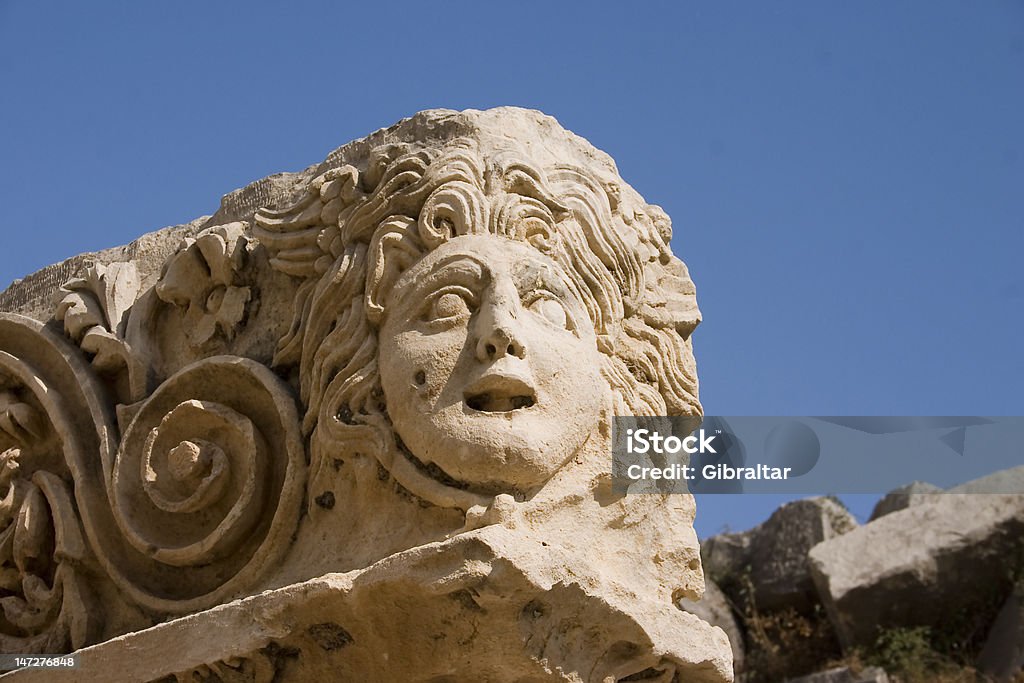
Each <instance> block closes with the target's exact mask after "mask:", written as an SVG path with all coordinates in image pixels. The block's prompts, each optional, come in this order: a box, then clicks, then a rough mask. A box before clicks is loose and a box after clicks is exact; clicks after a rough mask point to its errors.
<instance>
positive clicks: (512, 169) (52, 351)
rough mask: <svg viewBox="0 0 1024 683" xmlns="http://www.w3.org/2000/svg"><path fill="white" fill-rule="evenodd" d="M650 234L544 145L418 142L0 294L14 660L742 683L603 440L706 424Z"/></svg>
mask: <svg viewBox="0 0 1024 683" xmlns="http://www.w3.org/2000/svg"><path fill="white" fill-rule="evenodd" d="M670 237H671V226H670V223H669V220H668V217H667V216H666V215H665V214H664V213H663V212H662V211H661V210H660V209H659V208H658V207H656V206H653V205H649V204H647V203H646V202H645V201H644V200H643V199H642V198H641V197H640V196H639V195H638V194H637V193H636V192H635V191H634V190H633V189H632V188H630V187H629V186H628V185H627V184H626V183H625V182H623V181H622V179H621V178H620V177H619V176H618V172H617V170H616V169H615V166H614V164H613V162H612V161H611V159H610V158H608V157H607V156H606V155H604V154H603V153H601V152H599V151H598V150H596V149H594V148H593V147H592V146H590V145H589V143H587V142H586V141H584V140H582V139H581V138H579V137H577V136H575V135H573V134H572V133H569V132H567V131H565V130H564V129H562V128H561V127H560V126H559V125H558V124H557V122H555V121H554V120H553V119H551V118H549V117H545V116H543V115H541V114H539V113H537V112H530V111H526V110H519V109H497V110H490V111H486V112H478V111H467V112H461V113H460V112H452V111H431V112H423V113H421V114H417V115H416V116H414V117H412V118H411V119H407V120H405V121H402V122H400V123H399V124H396V125H395V126H393V127H391V128H388V129H385V130H381V131H378V132H376V133H374V134H373V135H371V136H369V137H367V138H365V139H363V140H358V141H355V142H353V143H351V144H349V145H346V146H344V147H342V148H340V149H338V150H336V151H335V152H333V153H331V154H330V155H329V156H328V158H327V159H326V160H325V161H324V162H323V163H322V164H319V165H317V166H314V167H310V168H309V169H306V170H305V171H302V172H300V173H296V174H282V175H279V176H273V177H271V178H267V179H264V180H262V181H259V182H257V183H254V184H253V185H250V186H249V187H247V188H243V189H242V190H239V191H238V192H235V193H232V194H230V195H228V196H227V197H225V198H224V201H223V202H222V206H221V208H220V210H219V211H217V212H216V214H214V215H213V216H212V217H210V218H208V219H199V220H197V221H196V222H194V223H192V224H190V225H188V226H181V227H179V228H176V229H174V230H172V231H171V232H168V233H163V234H160V233H158V234H157V235H156V236H152V237H150V238H147V239H148V241H147V244H150V245H152V248H151V249H149V250H148V251H147V248H146V247H145V245H144V246H143V247H139V248H137V249H135V250H134V251H133V249H131V248H128V249H126V250H122V251H116V250H115V251H112V252H105V253H104V254H101V255H95V256H94V257H91V258H89V259H85V260H78V261H73V262H68V263H67V264H65V266H62V267H61V268H58V269H56V270H54V271H53V273H51V274H49V275H46V276H45V277H42V276H38V277H29V278H26V279H25V281H24V282H23V283H21V284H19V285H15V286H14V287H12V288H10V289H8V290H7V291H6V292H4V294H3V295H0V301H2V302H4V305H5V306H6V307H7V309H8V310H9V311H18V312H20V313H28V314H29V317H24V316H22V315H18V314H16V313H4V314H0V454H2V456H0V458H2V461H0V486H2V487H3V491H0V495H3V496H4V498H3V500H2V502H0V515H2V519H0V526H2V537H0V540H2V541H3V542H2V543H0V553H2V555H0V561H2V574H0V577H2V578H3V583H2V585H0V589H2V590H3V595H2V596H0V608H2V612H3V618H2V619H0V644H2V646H3V649H4V651H6V652H18V653H30V652H46V653H53V652H68V651H71V650H78V651H79V652H80V658H81V668H80V669H77V670H75V671H68V672H65V675H66V676H68V678H67V680H82V681H86V680H95V681H112V680H161V679H167V677H168V676H171V677H174V678H175V679H176V680H194V679H195V678H196V677H197V676H198V678H199V679H202V680H205V679H210V680H218V679H223V680H236V679H239V680H271V679H273V680H330V679H332V678H335V679H336V678H339V677H340V678H341V679H343V680H368V681H372V680H380V681H385V680H410V681H413V680H432V681H442V680H453V681H454V680H492V681H504V680H508V681H512V680H519V681H524V680H538V681H539V680H568V681H591V680H600V681H615V680H627V679H628V680H638V679H640V678H643V679H644V680H647V679H651V680H665V681H669V680H685V681H709V682H711V681H727V680H731V677H732V672H731V669H732V667H731V658H730V649H729V644H728V641H727V639H726V637H725V636H724V634H723V633H722V631H721V630H719V629H717V628H714V627H712V626H710V625H708V624H707V623H705V622H703V621H701V620H700V619H699V618H697V617H695V616H693V615H692V614H689V613H687V612H684V611H683V610H680V609H678V608H677V606H676V603H677V602H678V601H679V600H680V599H684V598H686V599H697V598H699V597H700V595H701V594H702V593H703V591H704V580H703V573H702V568H701V562H700V556H699V549H698V545H697V541H696V537H695V535H694V532H693V528H692V522H693V516H694V503H693V499H692V497H690V496H689V495H673V496H667V495H654V494H652V495H643V496H623V495H620V494H617V493H615V492H613V491H612V489H611V483H610V473H609V470H610V464H611V463H610V447H609V443H610V437H611V434H610V425H611V417H612V416H613V415H631V414H632V415H659V414H668V415H685V416H698V415H700V413H701V407H700V403H699V401H698V398H697V378H696V369H695V363H694V359H693V353H692V347H691V340H690V335H691V333H692V332H693V330H694V328H695V327H696V325H697V324H698V322H699V320H700V313H699V311H698V309H697V306H696V300H695V292H694V286H693V283H692V282H691V280H690V278H689V275H688V273H687V269H686V266H685V265H684V264H683V263H682V261H680V260H679V259H678V258H676V257H675V256H674V255H673V254H672V252H671V250H670V248H669V240H670ZM107 256H109V257H110V258H109V260H108V259H107V258H106V257H107ZM136 257H138V258H136ZM54 273H58V274H59V273H66V274H67V275H68V276H69V277H68V278H67V281H62V282H60V283H59V284H61V285H62V288H60V289H58V288H57V287H56V286H55V285H54V277H55V276H54ZM47 290H48V291H47ZM51 295H52V296H53V297H54V298H55V306H54V307H53V308H52V309H50V310H49V311H46V312H45V313H44V311H43V309H42V308H41V304H40V302H41V301H42V300H44V299H45V298H47V296H51ZM32 316H34V318H33V317H32ZM44 323H45V324H44ZM83 648H85V649H83ZM40 675H42V674H41V673H39V672H31V671H21V672H18V673H16V674H13V676H12V678H13V680H15V681H17V680H19V679H31V678H33V677H36V678H38V676H40ZM47 675H52V673H51V672H47ZM119 677H120V678H119ZM49 680H57V679H56V678H50V679H49Z"/></svg>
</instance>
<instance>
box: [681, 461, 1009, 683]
mask: <svg viewBox="0 0 1024 683" xmlns="http://www.w3.org/2000/svg"><path fill="white" fill-rule="evenodd" d="M1022 474H1024V467H1021V468H1015V469H1012V470H1007V471H1004V472H1000V473H996V474H994V475H991V476H990V477H986V478H983V479H981V480H977V481H974V482H969V483H968V484H964V485H962V486H958V487H956V488H953V489H949V490H948V491H942V490H941V489H938V488H937V487H934V486H932V485H930V484H922V483H920V482H915V483H914V484H911V485H909V486H906V487H902V488H900V489H897V490H896V491H893V492H891V493H889V494H888V495H887V496H885V497H884V498H883V499H882V500H881V501H879V503H878V505H877V506H876V508H875V510H874V512H873V514H872V515H871V518H870V520H869V522H868V523H867V524H865V525H863V526H860V525H858V524H857V522H856V520H854V518H853V517H852V516H851V515H850V514H849V512H847V511H846V509H845V508H844V507H843V506H842V505H841V504H840V503H839V502H837V501H836V500H834V499H832V498H810V499H806V500H799V501H795V502H791V503H787V504H786V505H783V506H782V507H780V508H779V509H778V510H776V512H775V513H774V514H773V515H772V516H771V517H770V518H769V519H768V520H767V521H766V522H764V523H763V524H761V525H760V526H758V527H755V528H753V529H750V530H748V531H744V532H740V533H724V534H719V535H717V536H713V537H711V538H707V539H705V540H703V541H702V543H701V553H702V557H703V561H704V569H705V572H706V575H707V585H708V592H707V596H708V597H707V598H706V600H709V601H711V602H710V603H709V604H707V605H701V604H700V603H698V604H697V605H692V604H690V603H684V604H681V607H682V608H683V609H686V610H688V611H693V612H694V613H696V614H698V615H700V616H701V617H702V618H703V619H705V620H707V621H709V622H711V623H714V624H716V625H718V626H720V627H721V628H722V629H723V630H725V632H726V633H727V634H729V635H730V639H731V640H732V642H733V649H734V660H735V662H736V664H737V665H736V671H737V681H743V680H768V678H765V677H764V673H763V672H760V674H759V672H758V671H756V667H757V664H756V661H755V660H756V658H755V657H752V654H753V653H752V642H753V641H754V640H756V636H757V634H755V633H751V630H752V627H751V623H749V622H750V619H751V615H754V616H755V618H763V617H764V616H765V615H771V614H780V613H783V611H786V610H789V611H790V612H789V613H795V614H800V615H815V614H817V615H821V617H820V618H821V620H822V622H825V623H826V625H827V628H828V629H829V630H830V631H831V632H832V633H833V634H834V637H835V641H836V643H837V650H838V651H839V652H841V654H842V655H843V656H844V657H845V656H850V655H853V654H855V653H863V652H866V651H870V650H871V648H872V647H874V646H875V645H876V643H877V642H878V638H879V637H880V635H883V634H885V633H893V632H899V631H901V630H902V631H904V632H908V631H911V630H913V629H915V628H920V627H927V628H928V629H929V632H931V633H939V634H941V633H943V632H944V629H945V630H946V631H950V632H952V631H955V630H956V629H960V630H961V631H962V630H964V629H970V628H973V629H976V630H978V629H983V630H978V633H979V634H980V637H981V642H984V647H983V648H982V650H981V654H980V655H979V656H978V657H977V660H976V661H975V662H974V664H973V665H974V667H975V668H976V669H977V670H978V671H979V672H980V673H982V674H984V675H986V676H989V677H991V678H992V680H996V681H1009V680H1013V677H1014V676H1016V675H1019V674H1020V672H1021V671H1022V670H1024V588H1022V583H1021V576H1022V574H1024V495H1022V494H1012V493H998V494H995V493H976V492H978V491H991V490H999V491H1010V490H1014V488H1013V483H1014V482H1019V477H1021V476H1022ZM1016 490H1020V489H1016ZM999 605H1002V610H1001V611H999ZM993 606H995V609H993ZM996 612H998V616H996ZM982 622H984V623H982ZM736 633H739V634H741V638H740V640H739V641H737V639H736V638H735V636H734V634H736ZM981 634H987V635H981ZM755 647H756V646H755ZM791 649H792V648H791ZM796 649H799V647H797V648H796ZM792 655H793V656H795V655H796V653H795V652H794V653H792ZM780 656H783V657H784V656H786V653H785V652H783V653H782V654H781V655H780ZM744 666H746V667H747V668H746V669H745V668H744ZM802 673H807V672H806V671H805V672H802ZM790 680H791V681H792V682H793V683H796V681H799V682H800V683H825V682H826V681H827V682H830V683H831V682H833V681H836V682H838V681H844V682H846V681H849V682H851V683H855V682H859V681H885V680H888V679H887V677H886V674H885V672H884V671H882V670H880V669H879V670H877V671H873V670H871V669H863V670H859V671H857V672H854V671H853V670H852V669H847V668H842V667H840V668H834V667H833V668H829V662H828V661H822V662H820V670H819V672H818V673H812V674H811V675H806V676H804V677H802V678H790Z"/></svg>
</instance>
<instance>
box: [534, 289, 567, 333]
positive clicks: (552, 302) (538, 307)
mask: <svg viewBox="0 0 1024 683" xmlns="http://www.w3.org/2000/svg"><path fill="white" fill-rule="evenodd" d="M527 309H529V310H530V311H533V312H534V313H536V314H537V315H539V316H540V317H542V318H544V319H545V320H547V321H548V322H549V323H551V324H552V325H554V326H555V327H558V328H560V329H563V330H568V329H571V328H572V322H571V320H570V318H569V314H568V313H567V312H566V310H565V307H564V306H562V304H561V302H559V301H558V300H557V299H554V298H552V297H551V296H550V295H548V296H539V297H537V298H536V299H534V300H533V302H532V303H530V304H529V305H528V306H527Z"/></svg>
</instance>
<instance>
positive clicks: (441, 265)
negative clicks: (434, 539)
mask: <svg viewBox="0 0 1024 683" xmlns="http://www.w3.org/2000/svg"><path fill="white" fill-rule="evenodd" d="M601 358H602V357H601V354H600V352H599V351H598V350H597V342H596V339H595V336H594V330H593V326H592V323H591V322H590V319H589V317H588V316H587V313H586V309H585V308H584V305H583V303H582V302H581V301H580V300H579V298H578V297H577V296H575V295H574V294H573V293H572V288H571V285H570V280H569V279H568V277H567V276H566V275H565V273H564V272H563V270H562V268H561V267H560V266H559V265H558V264H556V263H555V262H554V261H552V260H551V259H550V258H548V257H546V256H545V255H543V254H542V253H540V252H539V251H537V250H536V249H534V248H532V247H531V246H529V245H527V244H524V243H521V242H515V241H512V240H509V239H505V238H501V237H495V236H478V235H465V236H461V237H456V238H454V239H452V240H450V241H448V242H446V243H445V244H443V245H441V246H440V247H438V248H437V249H435V250H434V251H433V252H431V253H430V254H428V255H427V256H425V257H424V258H423V259H422V260H420V261H419V262H418V263H416V264H415V265H414V266H413V267H412V268H410V269H409V270H408V271H407V272H406V273H404V274H403V275H402V277H401V279H400V280H399V282H398V283H396V286H395V287H394V289H393V290H392V293H391V295H390V297H389V299H388V302H387V305H386V307H385V318H384V322H383V326H382V328H381V333H380V363H381V367H380V372H381V383H382V386H383V389H384V394H385V397H386V399H387V405H388V412H389V414H390V416H391V419H392V422H393V424H394V427H395V430H396V431H397V432H398V434H399V436H400V437H401V438H402V441H403V442H404V443H405V444H406V446H407V447H408V448H409V450H410V451H411V452H412V453H413V455H415V456H416V457H417V458H418V459H419V460H421V461H422V462H424V463H428V464H429V463H433V464H434V465H436V466H437V467H439V468H440V469H441V470H443V471H444V472H445V473H446V474H448V475H449V476H451V477H453V478H455V479H457V480H459V481H460V482H464V483H467V484H473V485H478V486H484V487H490V488H500V489H504V490H508V489H528V488H531V487H534V486H537V485H540V484H542V483H544V482H545V481H546V480H547V479H548V478H550V477H551V475H552V474H554V472H555V471H557V470H558V468H560V467H561V466H562V465H563V464H565V462H566V461H567V460H569V458H571V457H572V456H573V455H574V454H575V453H576V452H577V451H578V450H579V448H580V447H581V446H582V445H583V443H584V442H585V441H586V440H587V438H588V437H589V436H590V434H591V433H592V432H593V431H594V430H595V429H596V428H597V424H598V419H599V416H600V412H601V408H602V405H603V402H604V400H605V398H606V396H607V394H608V386H607V384H606V383H605V381H604V380H603V379H602V377H601V374H600V367H601Z"/></svg>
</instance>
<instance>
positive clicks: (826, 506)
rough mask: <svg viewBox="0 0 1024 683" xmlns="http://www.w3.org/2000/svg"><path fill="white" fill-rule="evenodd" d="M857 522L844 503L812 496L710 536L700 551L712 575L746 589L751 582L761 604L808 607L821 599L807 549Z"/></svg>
mask: <svg viewBox="0 0 1024 683" xmlns="http://www.w3.org/2000/svg"><path fill="white" fill-rule="evenodd" d="M856 527H857V520H856V519H854V517H853V515H851V514H850V513H849V511H847V510H846V508H844V507H843V506H842V504H840V503H838V502H836V501H835V500H833V499H831V498H807V499H804V500H797V501H793V502H791V503H786V504H785V505H783V506H781V507H780V508H779V509H778V510H776V511H775V512H774V513H772V516H771V517H769V518H768V519H767V520H766V521H765V522H764V523H762V524H760V525H758V526H757V527H754V528H753V529H749V530H747V531H744V532H742V533H733V534H721V535H719V536H713V537H711V538H709V539H706V540H705V541H704V543H703V544H702V548H701V553H702V556H703V560H704V563H705V566H706V569H707V570H708V572H709V573H710V575H711V576H713V577H716V578H718V579H719V580H721V581H723V582H727V583H729V584H731V585H733V586H735V587H737V588H739V589H741V590H742V592H744V593H745V588H746V585H747V582H748V581H749V587H750V588H751V589H752V595H750V596H748V597H752V598H753V600H754V603H755V605H756V607H757V609H764V610H776V609H782V608H785V607H793V608H796V609H798V610H799V609H806V608H808V607H810V606H811V605H813V604H814V603H815V602H817V595H816V592H815V587H814V583H813V581H812V579H811V572H810V567H809V565H808V562H807V553H808V552H809V551H810V550H811V548H813V547H814V546H816V545H817V544H819V543H821V542H823V541H827V540H828V539H831V538H834V537H836V536H839V535H841V534H845V533H847V532H849V531H851V530H852V529H854V528H856ZM742 598H743V596H742V595H741V594H740V592H737V593H736V595H734V596H733V599H734V600H736V601H740V600H741V599H742Z"/></svg>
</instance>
